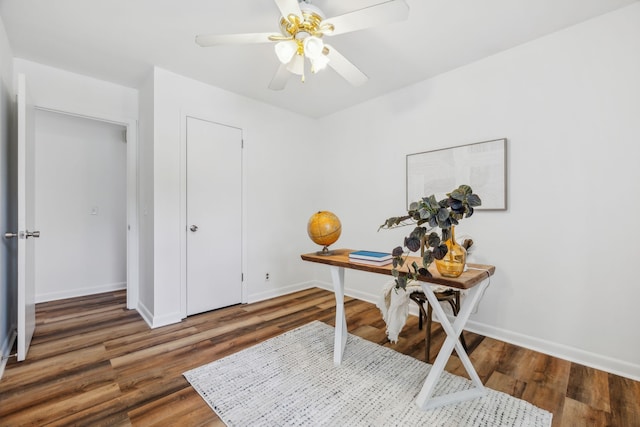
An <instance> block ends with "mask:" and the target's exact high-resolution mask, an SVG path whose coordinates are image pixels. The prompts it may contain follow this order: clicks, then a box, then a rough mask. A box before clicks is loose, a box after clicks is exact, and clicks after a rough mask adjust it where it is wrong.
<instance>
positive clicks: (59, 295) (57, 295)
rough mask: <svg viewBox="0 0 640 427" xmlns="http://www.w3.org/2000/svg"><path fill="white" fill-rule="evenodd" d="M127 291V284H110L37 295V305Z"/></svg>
mask: <svg viewBox="0 0 640 427" xmlns="http://www.w3.org/2000/svg"><path fill="white" fill-rule="evenodd" d="M122 289H127V282H118V283H109V284H106V285H100V286H94V287H91V288H82V289H68V290H64V291H58V292H49V293H46V294H38V295H36V304H37V303H41V302H47V301H56V300H61V299H67V298H75V297H83V296H86V295H94V294H101V293H103V292H112V291H119V290H122Z"/></svg>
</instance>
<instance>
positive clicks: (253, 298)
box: [247, 281, 333, 304]
mask: <svg viewBox="0 0 640 427" xmlns="http://www.w3.org/2000/svg"><path fill="white" fill-rule="evenodd" d="M315 286H316V282H314V281H309V282H302V283H296V284H293V285H289V286H284V287H282V288H277V289H271V290H269V291H265V292H258V293H256V294H250V295H248V296H247V303H249V304H251V303H254V302H258V301H264V300H268V299H271V298H276V297H280V296H282V295H287V294H292V293H294V292H298V291H304V290H305V289H309V288H313V287H315ZM331 290H333V288H331Z"/></svg>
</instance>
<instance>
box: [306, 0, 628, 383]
mask: <svg viewBox="0 0 640 427" xmlns="http://www.w3.org/2000/svg"><path fill="white" fill-rule="evenodd" d="M320 125H321V127H322V128H323V129H325V132H326V136H325V138H324V140H325V141H327V144H328V145H326V147H327V149H326V150H325V153H327V156H326V158H325V159H324V161H325V162H326V163H327V164H331V165H332V169H333V171H334V173H332V174H331V175H329V177H328V181H327V182H325V188H326V189H327V192H326V194H325V195H324V200H332V201H333V202H334V203H335V205H336V207H335V210H336V213H337V214H338V215H339V216H340V218H341V219H342V223H343V236H342V238H341V239H340V245H339V246H344V247H356V248H367V249H381V250H385V249H386V250H391V249H392V248H393V247H394V246H397V245H398V244H400V243H401V242H402V237H403V236H404V235H405V233H406V232H407V231H408V230H407V229H402V230H394V231H381V232H376V230H377V227H378V225H380V224H381V223H382V221H383V220H384V219H385V218H387V217H389V216H394V215H397V214H402V213H403V212H404V211H403V209H404V206H405V155H406V154H410V153H415V152H421V151H427V150H432V149H437V148H444V147H449V146H456V145H461V144H466V143H473V142H479V141H485V140H490V139H496V138H503V137H506V138H508V210H507V211H502V212H489V211H484V212H482V211H479V212H477V213H476V215H474V216H473V217H472V218H469V219H465V220H464V221H463V222H462V223H461V225H460V226H459V227H458V234H470V235H472V236H473V239H474V241H476V242H477V245H478V247H477V255H476V256H477V261H478V262H486V263H489V264H494V265H496V266H497V271H496V274H495V276H494V278H493V279H492V283H491V286H490V287H489V289H488V291H487V293H486V295H485V297H484V299H483V301H482V302H481V305H480V308H479V311H478V313H477V314H474V315H473V316H472V322H471V323H470V329H473V330H476V331H479V332H481V333H483V334H486V335H489V336H496V337H498V338H500V339H504V340H506V341H511V342H516V343H519V344H522V345H524V346H526V347H530V348H537V349H540V350H542V351H543V352H546V353H551V354H557V355H559V356H561V357H565V358H568V359H571V360H576V361H579V362H583V363H585V364H588V365H592V366H596V367H600V368H602V369H605V370H608V371H613V372H618V373H622V374H623V375H626V376H629V377H632V378H636V379H638V378H640V358H639V356H638V355H639V354H640V339H639V335H638V333H637V331H636V328H637V326H638V325H640V311H639V310H638V309H637V306H638V301H639V300H640V287H638V284H637V281H636V280H635V279H634V278H635V276H636V274H635V262H636V257H637V255H638V253H639V251H638V249H637V248H635V246H634V245H635V242H636V241H640V225H639V223H638V221H637V218H636V214H635V213H636V212H637V211H638V210H639V209H640V192H638V191H637V190H638V182H640V168H638V159H639V158H640V144H638V141H640V4H634V5H632V6H629V7H627V8H624V9H621V10H619V11H616V12H613V13H610V14H608V15H604V16H602V17H599V18H597V19H594V20H591V21H588V22H585V23H583V24H580V25H577V26H575V27H572V28H569V29H566V30H564V31H561V32H558V33H555V34H553V35H550V36H548V37H544V38H541V39H538V40H536V41H533V42H531V43H528V44H525V45H522V46H519V47H517V48H514V49H511V50H509V51H506V52H503V53H501V54H498V55H494V56H492V57H489V58H486V59H484V60H482V61H479V62H476V63H474V64H471V65H469V66H466V67H463V68H460V69H457V70H454V71H452V72H449V73H447V74H444V75H441V76H439V77H437V78H433V79H431V80H427V81H424V82H422V83H420V84H417V85H414V86H411V87H408V88H406V89H403V90H400V91H398V92H395V93H393V94H391V95H388V96H384V97H381V98H379V99H376V100H374V101H371V102H368V103H366V104H363V105H360V106H357V107H354V108H352V109H350V110H348V111H344V112H339V113H336V114H335V115H333V116H332V117H328V118H326V119H324V120H322V121H321V123H320ZM364 182H366V183H364ZM336 189H339V191H336ZM318 274H319V275H320V276H319V277H321V278H322V280H324V281H326V282H329V281H330V278H329V277H328V274H327V272H326V271H325V269H322V268H319V269H318ZM384 281H385V279H384V278H376V277H372V275H367V274H364V273H363V274H359V273H358V272H350V273H348V277H347V287H348V291H349V292H350V293H351V294H353V295H357V296H360V297H363V298H370V299H373V298H375V297H376V293H377V292H378V289H380V286H381V284H382V283H383V282H384Z"/></svg>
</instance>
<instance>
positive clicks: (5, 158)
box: [0, 18, 18, 378]
mask: <svg viewBox="0 0 640 427" xmlns="http://www.w3.org/2000/svg"><path fill="white" fill-rule="evenodd" d="M13 98H14V91H13V53H12V52H11V46H9V40H8V39H7V33H6V31H5V28H4V22H2V18H0V359H1V358H2V357H4V356H6V355H8V354H9V352H10V351H11V344H12V343H11V340H12V336H13V330H14V329H15V327H16V324H15V322H16V318H17V311H16V302H17V295H16V289H15V283H16V275H15V274H16V271H15V268H14V264H15V262H14V261H15V259H14V258H13V254H15V252H16V250H17V249H16V248H17V246H16V239H10V240H7V239H5V238H4V237H2V236H4V233H5V232H8V231H13V232H15V231H16V229H17V228H18V222H17V218H16V217H15V212H14V211H13V207H14V206H15V204H16V193H15V190H16V188H15V185H16V183H15V180H14V176H15V169H14V168H13V166H12V165H14V164H15V163H16V162H15V150H13V149H12V144H11V140H12V139H11V127H12V125H11V121H12V117H13ZM5 363H6V360H5V361H4V362H0V378H1V377H2V373H3V371H4V366H5Z"/></svg>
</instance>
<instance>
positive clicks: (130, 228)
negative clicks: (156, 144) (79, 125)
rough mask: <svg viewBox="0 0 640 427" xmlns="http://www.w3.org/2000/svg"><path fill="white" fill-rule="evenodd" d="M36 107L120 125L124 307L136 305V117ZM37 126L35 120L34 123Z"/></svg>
mask: <svg viewBox="0 0 640 427" xmlns="http://www.w3.org/2000/svg"><path fill="white" fill-rule="evenodd" d="M34 107H35V109H36V110H41V111H48V112H52V113H58V114H66V115H68V116H72V117H78V118H82V119H88V120H96V121H100V122H104V123H111V124H115V125H119V126H123V127H124V128H125V131H126V138H127V142H126V144H127V160H126V161H127V165H126V170H127V194H126V199H127V230H126V233H127V255H126V256H127V308H128V309H130V310H132V309H136V310H137V309H138V301H139V299H140V298H139V295H140V293H139V287H140V274H139V271H140V264H139V263H140V261H139V259H140V257H139V252H138V251H139V249H138V248H139V231H138V230H139V216H138V185H139V177H138V174H139V171H138V121H137V120H136V119H130V118H122V117H110V116H101V115H97V114H90V115H87V114H82V113H76V112H74V111H65V110H61V109H59V108H52V107H47V106H42V105H37V104H36V105H34ZM36 126H37V124H36Z"/></svg>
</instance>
